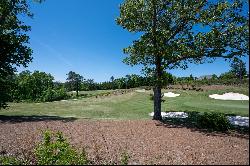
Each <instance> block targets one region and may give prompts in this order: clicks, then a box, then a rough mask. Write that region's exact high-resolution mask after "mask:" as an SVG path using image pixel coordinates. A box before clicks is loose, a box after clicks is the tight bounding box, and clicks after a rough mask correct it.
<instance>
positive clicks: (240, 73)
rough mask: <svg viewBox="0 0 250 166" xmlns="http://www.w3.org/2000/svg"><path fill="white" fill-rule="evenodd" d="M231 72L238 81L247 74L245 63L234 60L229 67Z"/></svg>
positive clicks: (237, 59)
mask: <svg viewBox="0 0 250 166" xmlns="http://www.w3.org/2000/svg"><path fill="white" fill-rule="evenodd" d="M230 67H231V72H232V73H233V74H234V75H235V76H236V77H237V78H239V79H240V80H242V78H244V77H245V76H246V74H247V70H246V63H244V62H243V61H242V60H241V59H239V58H234V59H233V61H232V63H231V65H230Z"/></svg>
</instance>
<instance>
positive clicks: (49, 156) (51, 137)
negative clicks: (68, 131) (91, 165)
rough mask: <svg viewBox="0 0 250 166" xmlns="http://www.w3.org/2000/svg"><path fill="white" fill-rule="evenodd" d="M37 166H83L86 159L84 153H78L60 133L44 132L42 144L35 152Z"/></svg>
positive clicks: (86, 161)
mask: <svg viewBox="0 0 250 166" xmlns="http://www.w3.org/2000/svg"><path fill="white" fill-rule="evenodd" d="M35 154H36V158H37V164H38V165H85V164H88V159H87V156H86V153H85V151H83V152H82V153H78V152H77V151H76V150H75V149H73V148H72V147H71V146H70V144H69V143H68V142H67V140H66V139H65V138H64V137H63V135H62V133H61V132H57V133H56V134H54V133H52V132H50V131H46V132H45V133H44V139H43V142H42V143H40V144H39V145H38V146H37V148H36V150H35Z"/></svg>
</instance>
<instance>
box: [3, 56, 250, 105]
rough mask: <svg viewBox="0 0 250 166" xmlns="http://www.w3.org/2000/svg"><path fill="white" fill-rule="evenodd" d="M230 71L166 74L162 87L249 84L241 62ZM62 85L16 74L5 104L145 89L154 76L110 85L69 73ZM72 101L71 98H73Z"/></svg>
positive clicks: (8, 80)
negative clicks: (206, 73) (108, 91)
mask: <svg viewBox="0 0 250 166" xmlns="http://www.w3.org/2000/svg"><path fill="white" fill-rule="evenodd" d="M230 66H231V69H230V70H229V71H228V72H226V73H222V74H221V75H220V76H217V75H215V74H213V75H209V76H204V77H200V78H197V77H194V76H193V75H190V76H189V77H175V76H173V75H172V74H170V73H167V72H165V73H164V74H163V76H164V79H163V80H162V85H163V87H165V88H167V87H168V86H169V85H181V86H182V88H183V89H186V88H187V87H189V89H190V88H191V89H192V88H193V89H194V87H197V86H202V85H237V84H240V85H242V84H248V80H249V74H248V73H247V70H246V65H245V63H244V62H243V61H242V60H240V59H234V60H233V61H232V63H231V65H230ZM66 80H67V81H66V82H65V83H62V82H56V81H54V77H53V76H52V75H51V74H49V73H45V72H40V71H34V72H33V73H32V72H30V71H28V70H26V71H23V72H21V73H19V74H14V75H9V76H8V77H7V78H6V87H8V101H16V102H19V101H36V102H50V101H55V100H62V99H67V98H69V97H71V96H69V94H68V93H67V92H70V91H76V96H77V97H78V92H79V91H92V90H112V89H130V88H137V87H142V88H148V89H151V88H152V87H153V85H154V74H152V75H147V76H141V75H136V74H131V75H126V76H125V77H121V78H114V77H113V76H112V77H111V78H110V80H109V81H105V82H100V83H97V82H95V81H94V80H93V79H85V78H84V77H83V76H81V75H80V74H77V73H76V72H74V71H70V72H69V73H68V74H67V79H66ZM73 97H74V96H73Z"/></svg>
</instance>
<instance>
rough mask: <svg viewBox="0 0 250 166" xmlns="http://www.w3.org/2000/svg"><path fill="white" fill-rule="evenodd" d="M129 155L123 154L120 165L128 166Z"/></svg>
mask: <svg viewBox="0 0 250 166" xmlns="http://www.w3.org/2000/svg"><path fill="white" fill-rule="evenodd" d="M128 160H129V155H128V153H126V152H124V153H122V156H121V165H128Z"/></svg>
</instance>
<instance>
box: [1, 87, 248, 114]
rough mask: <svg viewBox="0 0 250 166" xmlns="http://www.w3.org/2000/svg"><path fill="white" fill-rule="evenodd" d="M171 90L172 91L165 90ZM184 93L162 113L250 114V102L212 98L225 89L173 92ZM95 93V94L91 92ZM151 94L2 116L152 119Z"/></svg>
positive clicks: (19, 107) (26, 106) (17, 108)
mask: <svg viewBox="0 0 250 166" xmlns="http://www.w3.org/2000/svg"><path fill="white" fill-rule="evenodd" d="M165 91H168V90H165ZM171 91H172V92H176V93H180V94H181V95H180V96H179V97H176V98H164V99H166V101H165V102H164V103H163V105H162V111H200V112H203V111H216V112H225V113H233V114H237V115H243V116H248V115H249V101H222V100H214V99H210V98H209V97H208V95H209V94H213V93H217V94H222V93H223V92H225V90H209V91H206V92H196V91H182V90H171ZM230 91H233V92H241V93H244V94H247V95H248V94H249V92H248V90H247V89H240V88H238V89H236V90H232V89H228V90H226V92H230ZM91 93H95V92H91ZM150 93H152V92H150V91H148V92H146V93H138V92H133V93H129V94H123V95H119V96H111V97H110V96H109V97H102V98H95V97H91V98H83V99H80V100H77V101H74V100H68V101H58V102H51V103H11V104H10V108H9V109H8V110H1V111H0V115H50V116H62V117H78V118H95V119H102V118H105V119H106V118H107V119H109V118H110V119H150V117H149V116H148V113H150V112H152V110H153V101H151V100H149V94H150Z"/></svg>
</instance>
